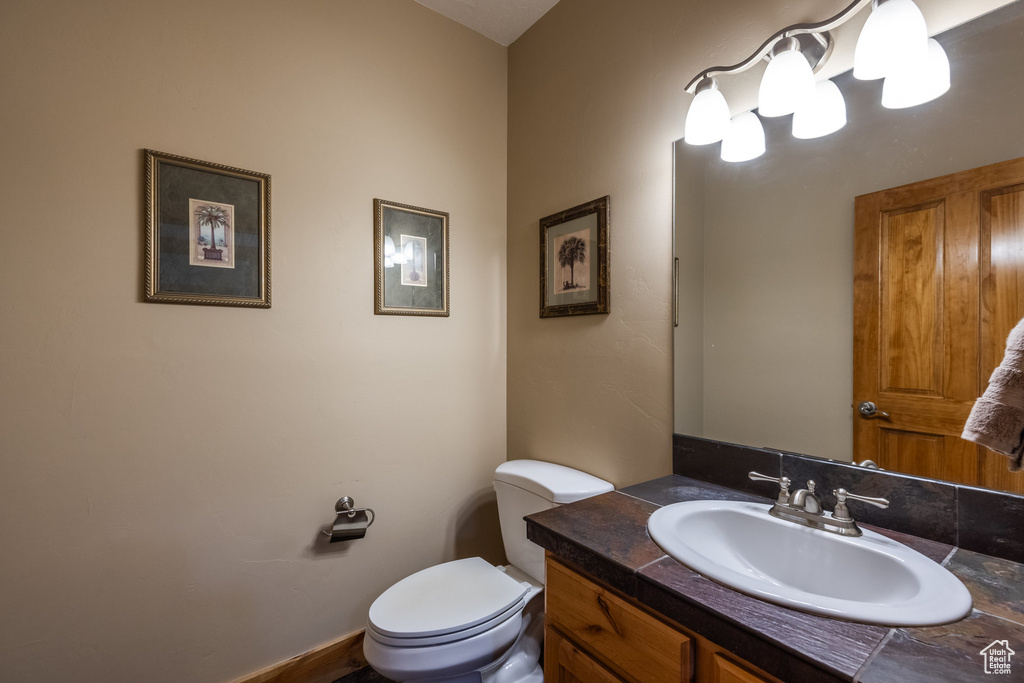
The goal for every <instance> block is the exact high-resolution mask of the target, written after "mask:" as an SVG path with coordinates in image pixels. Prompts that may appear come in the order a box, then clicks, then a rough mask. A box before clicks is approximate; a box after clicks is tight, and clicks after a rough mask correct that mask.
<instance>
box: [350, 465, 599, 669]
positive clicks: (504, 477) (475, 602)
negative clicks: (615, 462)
mask: <svg viewBox="0 0 1024 683" xmlns="http://www.w3.org/2000/svg"><path fill="white" fill-rule="evenodd" d="M494 488H495V491H496V493H497V496H498V517H499V519H500V522H501V532H502V540H503V542H504V545H505V553H506V555H507V556H508V559H509V561H510V562H511V564H509V565H508V566H505V567H495V566H493V565H491V564H490V563H489V562H487V561H485V560H483V559H482V558H479V557H471V558H467V559H463V560H455V561H453V562H445V563H444V564H439V565H435V566H433V567H428V568H426V569H423V570H421V571H419V572H416V573H415V574H412V575H411V576H408V577H406V578H404V579H402V580H401V581H399V582H398V583H396V584H395V585H393V586H391V588H389V589H387V590H386V591H384V593H382V594H381V595H380V597H378V598H377V599H376V600H375V601H374V602H373V604H372V605H371V606H370V613H369V618H368V620H367V621H368V623H367V627H366V637H365V638H364V639H363V654H364V655H365V656H366V661H367V662H369V664H370V665H371V666H372V667H373V668H374V669H375V670H377V672H378V673H380V674H382V675H383V676H386V677H388V678H390V679H392V680H394V681H399V682H400V683H428V682H429V683H442V682H444V683H542V681H543V680H544V676H543V672H542V669H541V665H540V651H541V643H542V642H543V637H544V627H543V625H544V620H543V616H544V595H543V588H544V551H543V550H542V549H541V548H540V547H539V546H537V545H535V544H534V543H531V542H530V541H529V540H527V538H526V522H525V521H523V517H524V516H525V515H529V514H532V513H534V512H540V511H541V510H545V509H548V508H551V507H555V506H557V505H559V504H562V503H570V502H573V501H576V500H582V499H583V498H588V497H590V496H593V495H597V494H600V493H606V492H608V491H611V490H613V487H612V485H611V484H609V483H608V482H606V481H603V480H601V479H598V478H596V477H593V476H591V475H589V474H585V473H583V472H579V471H577V470H573V469H570V468H568V467H562V466H560V465H554V464H551V463H545V462H539V461H536V460H512V461H509V462H506V463H502V465H500V466H499V467H498V469H497V470H496V471H495V473H494Z"/></svg>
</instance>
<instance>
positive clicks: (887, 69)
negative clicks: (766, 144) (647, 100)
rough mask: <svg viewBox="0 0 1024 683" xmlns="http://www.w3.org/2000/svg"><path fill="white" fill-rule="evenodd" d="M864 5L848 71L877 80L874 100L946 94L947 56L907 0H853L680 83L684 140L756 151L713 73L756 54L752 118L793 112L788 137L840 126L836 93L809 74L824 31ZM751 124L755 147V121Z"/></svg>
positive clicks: (916, 100) (842, 105)
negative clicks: (758, 68)
mask: <svg viewBox="0 0 1024 683" xmlns="http://www.w3.org/2000/svg"><path fill="white" fill-rule="evenodd" d="M869 4H870V5H871V6H872V11H871V15H870V16H869V17H868V21H867V22H866V23H865V24H864V28H863V29H862V31H861V34H860V37H859V39H858V41H857V46H856V49H855V52H854V72H853V75H854V77H856V78H858V79H876V78H885V82H884V83H883V86H882V88H883V89H882V105H883V106H885V107H887V108H890V109H902V108H906V107H913V106H917V105H919V104H924V103H925V102H929V101H931V100H933V99H935V98H936V97H939V96H940V95H942V94H943V93H944V92H946V91H947V90H948V89H949V60H948V58H947V57H946V54H945V52H944V51H943V50H942V46H940V45H939V43H938V42H937V41H935V40H934V39H930V38H928V30H927V27H926V25H925V21H924V15H922V14H921V10H920V9H918V7H917V5H915V4H914V2H913V0H853V2H852V3H851V4H850V5H848V6H847V7H846V8H845V9H843V10H842V11H840V12H839V13H838V14H836V15H835V16H833V17H830V18H829V19H826V20H825V21H821V22H817V23H813V24H794V25H792V26H789V27H787V28H785V29H782V30H781V31H779V32H777V33H775V34H774V35H772V36H771V37H770V38H768V40H766V41H765V42H764V43H763V44H762V45H761V47H759V48H758V49H757V50H756V51H755V52H754V53H753V54H752V55H750V56H749V57H747V58H746V59H745V60H743V61H742V62H739V63H738V64H733V65H732V66H715V67H711V68H709V69H705V70H703V71H701V72H700V73H699V74H697V76H695V77H694V78H693V79H692V80H691V81H690V82H689V84H687V86H686V91H687V92H689V93H693V94H694V95H695V97H694V99H693V101H692V102H691V104H690V110H689V112H687V115H686V123H685V130H684V135H683V137H684V139H685V140H686V142H688V143H689V144H691V145H707V144H712V143H715V142H718V141H720V140H723V138H725V139H726V140H731V141H730V142H729V143H728V144H727V143H726V142H725V141H723V143H722V158H723V159H725V160H726V161H740V160H745V159H753V158H755V157H757V156H760V154H761V153H763V149H762V150H761V152H756V150H757V145H756V144H755V145H754V146H752V147H749V148H745V147H743V145H741V144H740V143H739V142H738V139H739V137H740V135H741V133H740V125H742V126H744V127H745V128H746V129H747V130H748V133H746V134H748V135H753V129H754V124H753V121H752V120H751V118H750V117H746V116H743V115H741V116H743V119H742V120H741V122H740V123H739V124H738V123H737V120H738V119H740V117H739V116H737V117H733V118H732V123H731V124H730V123H729V106H728V103H727V102H726V100H725V96H724V95H723V94H722V92H721V91H720V90H719V88H718V81H717V79H716V78H715V77H716V76H721V75H725V74H735V73H741V72H743V71H746V70H747V69H750V68H751V67H753V66H754V65H755V64H757V63H759V62H760V61H761V60H762V59H764V60H767V61H768V67H767V68H766V69H765V72H764V76H763V77H762V79H761V85H760V88H759V90H758V114H759V115H760V116H786V115H788V114H793V135H794V136H795V137H797V138H801V139H810V138H817V137H822V136H824V135H829V134H830V133H834V132H836V131H837V130H839V129H840V128H842V127H843V126H844V125H846V102H845V100H844V98H843V94H842V93H841V92H840V91H839V88H838V87H836V85H835V83H833V82H831V81H829V80H823V81H821V82H819V83H815V81H814V74H815V73H816V72H818V71H819V70H820V69H821V68H822V67H823V66H824V64H825V62H826V61H827V60H828V58H829V57H830V56H831V54H832V48H833V45H834V43H833V39H832V34H831V33H830V31H832V30H833V29H835V28H837V27H838V26H841V25H843V24H844V23H846V22H847V21H849V19H850V18H851V17H852V16H853V15H855V14H856V13H857V12H859V11H860V10H862V9H864V8H865V7H867V6H868V5H869ZM748 113H749V112H748ZM756 118H757V116H756V115H754V119H756ZM757 128H758V129H759V130H761V145H763V135H764V133H763V129H761V125H760V121H757ZM752 139H755V140H756V136H755V137H754V138H752ZM740 150H745V151H740ZM755 152H756V153H755Z"/></svg>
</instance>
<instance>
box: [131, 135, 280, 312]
mask: <svg viewBox="0 0 1024 683" xmlns="http://www.w3.org/2000/svg"><path fill="white" fill-rule="evenodd" d="M144 151H145V175H146V197H145V201H146V262H145V271H146V284H145V300H146V301H155V302H164V303H183V304H213V305H218V306H248V307H253V308H270V176H269V175H267V174H265V173H257V172H255V171H245V170H243V169H240V168H234V167H231V166H224V165H222V164H214V163H210V162H207V161H199V160H198V159H189V158H187V157H182V156H177V155H174V154H166V153H163V152H156V151H153V150H151V149H147V150H144Z"/></svg>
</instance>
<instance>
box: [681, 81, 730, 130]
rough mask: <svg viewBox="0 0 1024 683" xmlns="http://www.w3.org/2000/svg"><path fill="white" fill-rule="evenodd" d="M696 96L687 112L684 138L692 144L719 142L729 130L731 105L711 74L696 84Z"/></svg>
mask: <svg viewBox="0 0 1024 683" xmlns="http://www.w3.org/2000/svg"><path fill="white" fill-rule="evenodd" d="M694 91H695V92H696V96H695V97H694V98H693V102H691V103H690V111H689V112H687V114H686V124H685V127H684V131H683V139H685V140H686V141H687V142H689V143H690V144H691V145H709V144H711V143H712V142H718V141H719V140H721V139H722V138H723V137H725V134H726V133H727V132H728V130H729V105H728V104H727V103H726V101H725V95H723V94H722V93H721V92H719V90H718V81H716V80H715V79H714V78H711V77H710V76H709V77H707V78H703V79H701V81H700V82H699V83H696V84H695V85H694Z"/></svg>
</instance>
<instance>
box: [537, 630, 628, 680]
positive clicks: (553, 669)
mask: <svg viewBox="0 0 1024 683" xmlns="http://www.w3.org/2000/svg"><path fill="white" fill-rule="evenodd" d="M544 681H545V683H623V681H622V679H621V678H619V677H618V676H616V675H615V674H613V673H612V672H610V671H608V669H606V668H604V667H603V666H601V665H600V664H598V663H597V661H596V660H594V659H593V658H591V657H590V655H588V654H587V653H586V652H584V651H583V650H580V649H579V648H578V647H576V646H575V645H573V643H572V641H570V640H568V639H567V638H565V637H564V636H562V634H561V633H559V632H558V631H557V630H555V629H553V628H551V627H550V626H547V627H545V629H544Z"/></svg>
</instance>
